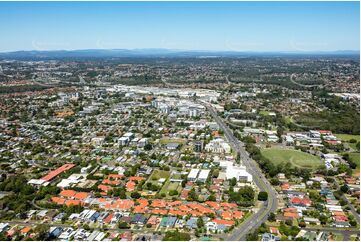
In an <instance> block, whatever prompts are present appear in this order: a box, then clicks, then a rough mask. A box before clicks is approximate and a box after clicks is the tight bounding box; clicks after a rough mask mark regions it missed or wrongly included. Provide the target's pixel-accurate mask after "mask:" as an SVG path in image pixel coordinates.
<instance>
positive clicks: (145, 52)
mask: <svg viewBox="0 0 361 242" xmlns="http://www.w3.org/2000/svg"><path fill="white" fill-rule="evenodd" d="M359 54H360V51H355V50H339V51H313V52H300V51H293V52H292V51H282V52H252V51H244V52H241V51H240V52H238V51H201V50H194V51H193V50H192V51H189V50H171V49H87V50H52V51H38V50H32V51H14V52H0V59H28V60H41V59H64V58H65V59H67V58H69V59H73V58H135V57H141V58H149V57H153V58H155V57H164V58H165V57H169V58H171V57H184V58H187V57H188V58H191V57H193V58H211V57H251V56H268V57H271V56H275V57H279V56H358V55H359Z"/></svg>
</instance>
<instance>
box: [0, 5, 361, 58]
mask: <svg viewBox="0 0 361 242" xmlns="http://www.w3.org/2000/svg"><path fill="white" fill-rule="evenodd" d="M359 9H360V6H359V2H87V3H85V2H0V31H1V37H0V51H15V50H58V49H67V50H71V49H90V48H94V49H110V48H121V49H123V48H124V49H134V48H167V49H186V50H231V51H318V50H320V51H328V50H358V49H359V43H360V38H359V35H360V13H359Z"/></svg>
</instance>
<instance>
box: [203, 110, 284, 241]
mask: <svg viewBox="0 0 361 242" xmlns="http://www.w3.org/2000/svg"><path fill="white" fill-rule="evenodd" d="M205 106H206V107H207V109H208V110H209V112H210V114H211V115H212V117H213V118H214V120H215V121H216V122H217V124H218V125H219V127H220V128H221V129H222V130H223V131H224V134H225V137H226V138H227V140H228V142H229V143H230V144H231V146H232V148H233V150H235V151H237V152H238V153H239V154H240V158H241V160H242V162H243V165H244V166H246V167H247V171H248V172H249V173H250V174H252V176H253V181H254V183H255V184H256V185H257V187H258V188H259V189H260V191H265V192H267V193H268V201H266V202H264V204H263V206H262V207H261V209H260V210H259V211H257V212H256V213H254V214H252V215H251V216H250V217H248V218H247V219H246V220H245V221H244V222H243V223H242V224H241V225H240V226H238V227H236V228H235V229H234V230H233V231H232V232H231V233H230V234H227V235H225V237H224V239H225V240H245V239H246V236H247V234H249V233H251V232H252V231H253V230H254V229H256V228H258V227H259V226H260V225H261V224H262V223H264V222H265V221H266V220H267V218H268V216H269V214H270V213H271V212H275V211H276V210H277V192H276V191H275V190H274V188H273V187H272V185H271V184H270V183H269V182H268V180H267V179H266V177H265V176H264V175H263V173H262V171H261V169H260V168H259V167H258V164H257V163H256V162H255V161H254V160H252V159H251V158H250V157H249V154H248V152H247V151H246V149H245V148H244V144H243V143H242V142H240V141H239V140H238V139H237V138H236V137H235V136H234V135H233V133H232V131H231V129H230V128H229V127H228V126H227V125H226V124H225V122H224V121H223V120H222V119H221V118H220V117H219V116H218V114H217V112H216V111H215V110H214V108H213V107H212V106H210V105H209V104H206V105H205Z"/></svg>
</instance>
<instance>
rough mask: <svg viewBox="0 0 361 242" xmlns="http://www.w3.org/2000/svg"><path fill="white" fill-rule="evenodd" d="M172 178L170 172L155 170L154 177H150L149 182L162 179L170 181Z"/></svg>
mask: <svg viewBox="0 0 361 242" xmlns="http://www.w3.org/2000/svg"><path fill="white" fill-rule="evenodd" d="M169 176H170V172H169V171H163V170H154V171H153V173H152V175H150V177H149V181H158V180H159V179H160V178H165V179H168V178H169Z"/></svg>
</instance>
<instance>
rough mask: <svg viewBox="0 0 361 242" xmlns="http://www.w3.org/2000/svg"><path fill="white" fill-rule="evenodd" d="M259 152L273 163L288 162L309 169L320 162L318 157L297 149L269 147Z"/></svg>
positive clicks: (317, 165)
mask: <svg viewBox="0 0 361 242" xmlns="http://www.w3.org/2000/svg"><path fill="white" fill-rule="evenodd" d="M261 153H262V155H263V156H264V157H266V158H268V159H269V160H270V161H271V162H273V163H274V164H280V163H283V162H284V163H287V162H290V163H291V164H292V165H293V166H297V167H300V168H309V169H316V168H317V167H319V166H320V165H321V164H322V162H321V160H320V158H319V157H317V156H314V155H311V154H308V153H305V152H302V151H298V150H290V149H280V148H269V149H263V150H261Z"/></svg>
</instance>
